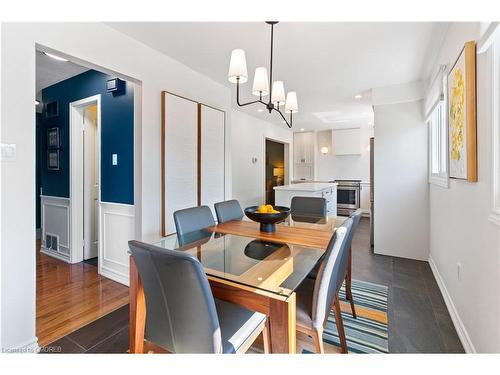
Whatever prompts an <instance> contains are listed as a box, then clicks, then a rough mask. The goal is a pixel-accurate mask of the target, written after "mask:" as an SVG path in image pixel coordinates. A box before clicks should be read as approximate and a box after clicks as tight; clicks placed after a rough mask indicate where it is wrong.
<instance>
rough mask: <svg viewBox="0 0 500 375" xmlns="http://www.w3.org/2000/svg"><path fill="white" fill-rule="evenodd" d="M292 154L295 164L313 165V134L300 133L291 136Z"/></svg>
mask: <svg viewBox="0 0 500 375" xmlns="http://www.w3.org/2000/svg"><path fill="white" fill-rule="evenodd" d="M293 144H294V147H293V152H294V160H295V163H296V164H313V163H314V133H313V132H300V133H294V134H293Z"/></svg>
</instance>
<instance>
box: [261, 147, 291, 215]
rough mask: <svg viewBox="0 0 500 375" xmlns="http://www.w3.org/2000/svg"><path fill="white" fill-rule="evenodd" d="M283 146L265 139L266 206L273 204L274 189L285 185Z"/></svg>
mask: <svg viewBox="0 0 500 375" xmlns="http://www.w3.org/2000/svg"><path fill="white" fill-rule="evenodd" d="M285 172H286V170H285V144H284V143H280V142H276V141H273V140H270V139H266V178H265V191H266V204H272V205H274V204H275V199H274V187H275V186H280V185H284V183H285V175H286V173H285Z"/></svg>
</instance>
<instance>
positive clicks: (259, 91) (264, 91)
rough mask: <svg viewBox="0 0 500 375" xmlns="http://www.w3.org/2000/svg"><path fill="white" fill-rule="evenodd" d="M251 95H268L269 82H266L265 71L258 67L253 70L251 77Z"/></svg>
mask: <svg viewBox="0 0 500 375" xmlns="http://www.w3.org/2000/svg"><path fill="white" fill-rule="evenodd" d="M252 94H254V95H256V96H260V95H262V96H266V95H268V94H269V81H268V80H267V69H266V68H264V67H262V66H261V67H259V68H257V69H255V75H254V77H253V87H252Z"/></svg>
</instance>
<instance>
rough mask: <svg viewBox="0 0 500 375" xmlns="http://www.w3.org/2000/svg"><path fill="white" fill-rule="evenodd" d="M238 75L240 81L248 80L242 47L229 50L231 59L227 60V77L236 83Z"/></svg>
mask: <svg viewBox="0 0 500 375" xmlns="http://www.w3.org/2000/svg"><path fill="white" fill-rule="evenodd" d="M238 77H239V79H240V83H245V82H246V81H248V72H247V59H246V57H245V51H244V50H242V49H235V50H233V52H231V61H230V62H229V72H228V74H227V78H228V80H229V82H231V83H236V82H237V78H238Z"/></svg>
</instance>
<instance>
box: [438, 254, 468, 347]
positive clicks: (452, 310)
mask: <svg viewBox="0 0 500 375" xmlns="http://www.w3.org/2000/svg"><path fill="white" fill-rule="evenodd" d="M429 265H430V267H431V270H432V273H433V274H434V278H435V279H436V282H437V284H438V286H439V290H440V291H441V294H442V295H443V299H444V302H445V304H446V307H447V308H448V312H449V314H450V317H451V320H452V321H453V325H454V326H455V329H456V330H457V334H458V337H459V339H460V341H461V343H462V346H463V347H464V350H465V352H466V353H477V351H476V348H475V347H474V344H473V343H472V340H471V339H470V336H469V334H468V332H467V329H466V328H465V325H464V323H463V322H462V319H461V318H460V315H459V314H458V311H457V309H456V307H455V304H454V303H453V300H452V299H451V296H450V293H448V289H446V284H445V283H444V280H443V278H442V277H441V274H440V273H439V270H438V268H437V266H436V263H435V262H434V259H432V256H429Z"/></svg>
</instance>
